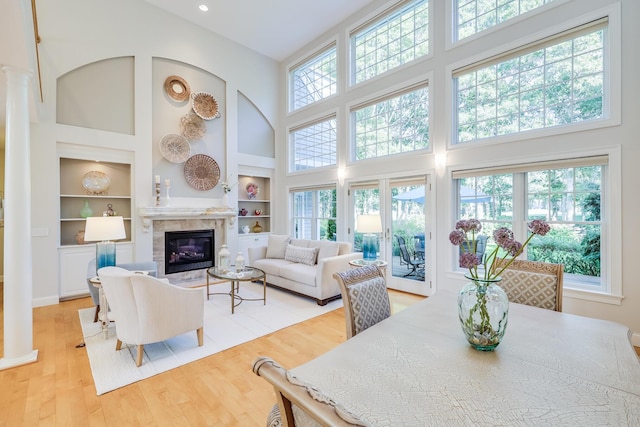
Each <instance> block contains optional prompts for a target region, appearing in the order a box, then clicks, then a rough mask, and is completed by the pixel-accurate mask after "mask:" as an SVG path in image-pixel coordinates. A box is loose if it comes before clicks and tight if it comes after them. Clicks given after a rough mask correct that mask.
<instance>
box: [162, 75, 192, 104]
mask: <svg viewBox="0 0 640 427" xmlns="http://www.w3.org/2000/svg"><path fill="white" fill-rule="evenodd" d="M164 90H165V91H166V92H167V95H169V96H170V97H171V98H173V99H175V100H176V101H180V102H182V101H186V100H187V99H189V95H191V89H190V88H189V83H187V81H186V80H185V79H183V78H182V77H180V76H169V77H167V79H166V80H165V81H164Z"/></svg>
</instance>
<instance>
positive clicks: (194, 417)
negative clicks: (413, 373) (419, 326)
mask: <svg viewBox="0 0 640 427" xmlns="http://www.w3.org/2000/svg"><path fill="white" fill-rule="evenodd" d="M390 294H391V300H392V310H393V311H394V312H397V311H399V310H401V309H403V308H405V307H407V306H409V305H411V304H413V303H414V302H416V301H419V300H421V299H422V297H419V296H415V295H410V294H405V293H401V292H395V291H391V292H390ZM1 295H2V293H1V292H0V299H1V298H2V297H1ZM91 306H92V302H91V299H90V298H82V299H77V300H72V301H65V302H62V303H60V304H58V305H54V306H47V307H40V308H36V309H34V310H33V323H34V325H33V331H34V348H35V349H37V350H38V361H37V362H36V363H33V364H30V365H25V366H22V367H17V368H12V369H7V370H4V371H0V426H3V427H4V426H11V427H16V426H63V425H64V426H119V427H124V426H131V425H148V426H242V427H244V426H263V425H264V423H265V420H266V416H267V414H268V412H269V410H270V409H271V406H272V405H273V403H274V402H275V397H274V395H273V389H272V388H271V386H270V385H269V384H268V383H267V382H266V381H264V380H263V379H261V378H260V377H257V376H256V375H255V374H254V373H253V372H252V371H251V366H252V363H253V361H254V360H255V359H256V358H257V357H258V356H261V355H263V356H269V357H271V358H273V359H275V360H276V361H278V362H279V363H280V364H282V365H283V366H284V367H287V368H292V367H295V366H298V365H300V364H302V363H304V362H306V361H308V360H311V359H313V358H314V357H316V356H318V355H320V354H322V353H324V352H326V351H327V350H329V349H331V348H333V347H335V346H336V345H338V344H340V343H341V342H344V340H345V336H346V335H345V326H344V318H343V311H342V309H338V310H335V311H332V312H330V313H327V314H325V315H322V316H320V317H316V318H314V319H310V320H308V321H305V322H302V323H300V324H297V325H293V326H291V327H288V328H286V329H283V330H280V331H277V332H274V333H272V334H270V335H267V336H264V337H262V338H258V339H256V340H254V341H251V342H249V343H246V344H243V345H240V346H237V347H234V348H231V349H229V350H226V351H223V352H221V353H218V354H215V355H212V356H209V357H207V358H204V359H202V360H199V361H196V362H193V363H190V364H188V365H185V366H182V367H179V368H176V369H173V370H171V371H168V372H165V373H162V374H160V375H156V376H154V377H152V378H149V379H147V380H144V381H140V382H137V383H135V384H131V385H129V386H126V387H123V388H120V389H118V390H114V391H112V392H109V393H106V394H104V395H102V396H96V392H95V387H94V385H93V377H92V376H91V369H90V366H89V359H88V357H87V353H86V351H85V349H84V348H76V345H78V344H79V343H80V342H81V341H82V332H81V329H80V320H79V317H78V309H81V308H86V307H91ZM0 313H2V305H0ZM2 323H3V316H0V326H2V327H1V328H0V350H2V343H3V340H1V338H3V333H4V326H3V324H2ZM2 354H3V353H2Z"/></svg>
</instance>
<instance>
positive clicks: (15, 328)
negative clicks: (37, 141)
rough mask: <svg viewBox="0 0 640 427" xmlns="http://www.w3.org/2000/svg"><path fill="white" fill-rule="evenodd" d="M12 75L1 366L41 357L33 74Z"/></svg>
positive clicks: (18, 71)
mask: <svg viewBox="0 0 640 427" xmlns="http://www.w3.org/2000/svg"><path fill="white" fill-rule="evenodd" d="M2 71H4V72H5V74H6V75H7V117H6V118H7V125H6V135H5V180H4V182H5V184H4V185H5V208H4V218H5V220H4V224H5V227H4V246H5V248H11V250H6V249H5V252H4V254H5V255H4V357H3V358H2V359H0V369H7V368H12V367H14V366H19V365H24V364H26V363H31V362H35V361H36V360H38V350H34V349H33V311H32V302H31V301H32V299H33V298H32V297H33V275H32V270H31V267H32V251H31V164H30V138H29V100H28V99H29V98H28V83H29V79H30V73H29V72H27V71H25V70H21V69H18V68H16V67H2Z"/></svg>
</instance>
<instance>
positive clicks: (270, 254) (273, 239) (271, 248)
mask: <svg viewBox="0 0 640 427" xmlns="http://www.w3.org/2000/svg"><path fill="white" fill-rule="evenodd" d="M288 244H289V235H282V234H269V243H267V258H284V252H285V251H286V250H287V245H288Z"/></svg>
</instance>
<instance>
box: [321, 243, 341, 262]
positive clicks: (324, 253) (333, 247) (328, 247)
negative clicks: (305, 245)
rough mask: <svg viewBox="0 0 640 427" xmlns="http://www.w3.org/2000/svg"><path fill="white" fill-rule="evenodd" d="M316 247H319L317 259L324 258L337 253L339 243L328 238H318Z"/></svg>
mask: <svg viewBox="0 0 640 427" xmlns="http://www.w3.org/2000/svg"><path fill="white" fill-rule="evenodd" d="M318 248H319V249H320V251H319V252H318V259H325V258H329V257H332V256H336V255H338V252H339V251H340V243H338V242H332V241H330V240H320V241H319V242H318Z"/></svg>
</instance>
